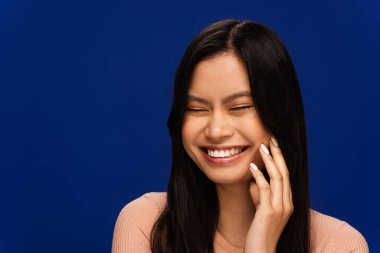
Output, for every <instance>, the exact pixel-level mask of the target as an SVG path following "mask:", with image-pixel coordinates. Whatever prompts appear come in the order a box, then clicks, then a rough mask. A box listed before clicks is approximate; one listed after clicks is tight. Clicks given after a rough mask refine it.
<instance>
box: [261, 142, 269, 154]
mask: <svg viewBox="0 0 380 253" xmlns="http://www.w3.org/2000/svg"><path fill="white" fill-rule="evenodd" d="M261 150H262V151H264V153H265V154H266V155H269V150H268V149H267V147H265V145H264V144H261Z"/></svg>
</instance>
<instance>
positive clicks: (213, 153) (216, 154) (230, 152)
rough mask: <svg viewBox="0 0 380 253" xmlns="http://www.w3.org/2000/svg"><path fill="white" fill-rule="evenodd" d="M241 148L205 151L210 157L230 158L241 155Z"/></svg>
mask: <svg viewBox="0 0 380 253" xmlns="http://www.w3.org/2000/svg"><path fill="white" fill-rule="evenodd" d="M241 151H242V149H241V148H231V149H229V150H210V149H207V153H208V155H209V156H211V157H230V156H234V155H237V154H239V153H241Z"/></svg>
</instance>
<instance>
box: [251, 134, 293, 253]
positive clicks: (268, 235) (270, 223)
mask: <svg viewBox="0 0 380 253" xmlns="http://www.w3.org/2000/svg"><path fill="white" fill-rule="evenodd" d="M270 150H271V153H272V155H273V157H272V156H271V155H270V154H269V151H268V149H267V148H266V147H265V145H264V144H261V148H260V151H259V152H260V155H261V157H262V159H263V161H264V164H265V167H266V169H267V172H268V175H269V177H270V184H269V183H268V182H267V180H266V179H265V177H264V175H263V173H262V172H261V171H260V170H259V169H257V167H256V165H255V164H253V163H251V166H250V167H251V172H252V175H253V177H254V178H255V181H256V183H252V184H251V186H250V189H249V190H250V194H251V197H252V201H253V203H254V205H255V207H256V213H255V216H254V218H253V221H252V224H251V226H250V228H249V230H248V234H247V238H246V241H245V246H244V252H245V253H253V252H254V253H261V252H265V253H267V252H270V253H273V252H276V246H277V242H278V240H279V238H280V236H281V233H282V231H283V230H284V227H285V225H286V223H287V222H288V220H289V218H290V216H291V214H292V212H293V201H292V191H291V187H290V181H289V171H288V168H287V167H286V164H285V159H284V157H283V156H282V153H281V150H280V148H279V147H278V143H277V141H276V140H275V139H274V138H273V137H272V138H271V141H270ZM255 169H257V170H255Z"/></svg>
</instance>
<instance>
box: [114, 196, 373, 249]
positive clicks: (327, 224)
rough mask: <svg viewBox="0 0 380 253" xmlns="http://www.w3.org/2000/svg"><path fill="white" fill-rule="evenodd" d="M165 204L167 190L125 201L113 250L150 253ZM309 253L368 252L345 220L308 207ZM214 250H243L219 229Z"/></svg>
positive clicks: (118, 221)
mask: <svg viewBox="0 0 380 253" xmlns="http://www.w3.org/2000/svg"><path fill="white" fill-rule="evenodd" d="M165 203H166V192H150V193H146V194H144V195H142V196H141V197H139V198H137V199H135V200H133V201H132V202H130V203H128V204H127V205H126V206H125V207H124V208H123V209H122V210H121V212H120V214H119V217H118V218H117V221H116V225H115V230H114V234H113V241H112V253H151V251H150V246H149V237H150V232H151V229H152V227H153V224H154V222H155V221H156V219H157V218H158V216H159V214H160V213H161V212H162V210H163V208H164V206H165ZM310 215H311V224H310V225H311V247H312V253H329V252H331V253H349V252H356V253H367V252H369V250H368V244H367V242H366V240H365V239H364V237H363V236H362V234H360V232H359V231H357V230H356V229H355V228H353V227H352V226H350V225H349V224H348V223H347V222H345V221H341V220H339V219H337V218H334V217H331V216H328V215H325V214H322V213H320V212H317V211H315V210H313V209H310ZM214 249H215V253H243V252H244V250H243V248H238V247H236V246H234V245H232V244H230V243H229V242H228V241H226V239H225V238H224V237H223V236H222V235H221V234H220V233H219V232H218V231H216V233H215V238H214Z"/></svg>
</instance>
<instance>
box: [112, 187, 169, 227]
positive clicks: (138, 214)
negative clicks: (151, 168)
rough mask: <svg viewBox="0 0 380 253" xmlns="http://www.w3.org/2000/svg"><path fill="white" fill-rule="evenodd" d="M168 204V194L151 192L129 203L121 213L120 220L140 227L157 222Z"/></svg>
mask: <svg viewBox="0 0 380 253" xmlns="http://www.w3.org/2000/svg"><path fill="white" fill-rule="evenodd" d="M165 204H166V192H149V193H145V194H143V195H141V196H140V197H138V198H136V199H134V200H132V201H131V202H129V203H127V204H126V205H125V206H124V207H123V209H122V210H121V211H120V214H119V217H118V220H120V219H122V220H125V221H126V220H130V221H131V222H133V223H134V224H136V225H139V226H144V225H145V226H144V227H146V226H148V225H149V224H150V223H153V222H155V218H156V216H158V215H159V214H160V213H161V211H162V210H163V209H164V207H165Z"/></svg>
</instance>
